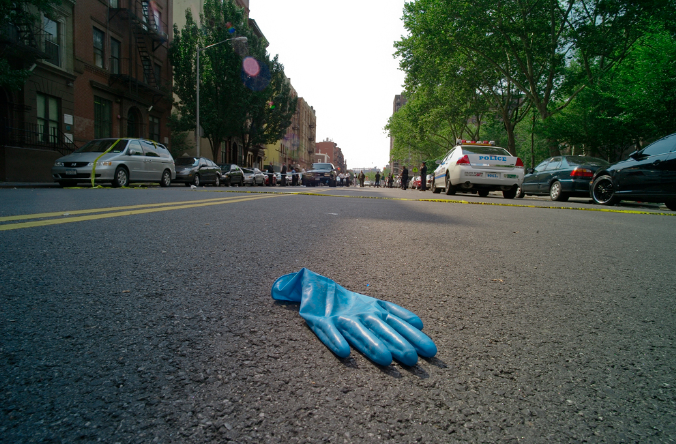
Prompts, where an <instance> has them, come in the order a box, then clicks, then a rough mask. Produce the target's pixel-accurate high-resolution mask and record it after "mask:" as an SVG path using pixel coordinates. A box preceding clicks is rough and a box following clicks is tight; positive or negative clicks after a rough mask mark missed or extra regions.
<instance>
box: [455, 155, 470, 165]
mask: <svg viewBox="0 0 676 444" xmlns="http://www.w3.org/2000/svg"><path fill="white" fill-rule="evenodd" d="M455 164H456V165H471V163H469V156H468V155H467V154H465V155H464V156H462V157H461V158H460V159H458V161H457V162H456V163H455Z"/></svg>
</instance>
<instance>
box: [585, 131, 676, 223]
mask: <svg viewBox="0 0 676 444" xmlns="http://www.w3.org/2000/svg"><path fill="white" fill-rule="evenodd" d="M591 195H592V199H594V202H596V203H598V204H601V205H615V204H616V203H618V202H619V201H621V200H637V201H641V202H659V203H664V204H665V205H666V206H667V208H669V209H670V210H674V211H676V133H674V134H671V135H669V136H667V137H663V138H662V139H660V140H658V141H656V142H653V143H651V144H650V145H648V146H647V147H645V148H643V149H641V150H638V151H634V152H633V153H631V154H630V155H629V158H628V159H626V160H623V161H621V162H618V163H615V164H613V165H611V166H609V167H608V168H603V169H600V170H598V171H597V172H596V174H594V179H593V181H592V184H591Z"/></svg>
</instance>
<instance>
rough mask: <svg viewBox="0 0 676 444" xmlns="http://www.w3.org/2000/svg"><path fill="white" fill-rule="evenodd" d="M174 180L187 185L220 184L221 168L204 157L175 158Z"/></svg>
mask: <svg viewBox="0 0 676 444" xmlns="http://www.w3.org/2000/svg"><path fill="white" fill-rule="evenodd" d="M176 182H178V183H184V184H185V186H187V187H189V186H190V185H194V186H196V187H198V186H200V185H205V184H212V185H214V186H216V187H218V186H220V185H221V169H220V168H219V167H218V165H216V164H215V163H214V162H212V161H211V160H209V159H207V158H206V157H179V158H178V159H176Z"/></svg>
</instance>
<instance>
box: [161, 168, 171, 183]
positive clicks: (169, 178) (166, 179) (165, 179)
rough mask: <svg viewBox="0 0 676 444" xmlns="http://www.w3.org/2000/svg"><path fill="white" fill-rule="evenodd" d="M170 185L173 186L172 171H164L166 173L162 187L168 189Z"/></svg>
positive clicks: (163, 174) (163, 175)
mask: <svg viewBox="0 0 676 444" xmlns="http://www.w3.org/2000/svg"><path fill="white" fill-rule="evenodd" d="M169 185H171V171H169V170H164V173H162V180H160V186H161V187H168V186H169Z"/></svg>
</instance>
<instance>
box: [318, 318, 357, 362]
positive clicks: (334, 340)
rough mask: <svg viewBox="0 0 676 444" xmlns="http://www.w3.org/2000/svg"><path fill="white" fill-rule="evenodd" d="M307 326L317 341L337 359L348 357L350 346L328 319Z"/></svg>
mask: <svg viewBox="0 0 676 444" xmlns="http://www.w3.org/2000/svg"><path fill="white" fill-rule="evenodd" d="M308 324H309V325H310V328H311V329H312V331H313V332H314V333H315V334H316V335H317V337H318V338H319V340H320V341H322V342H323V343H324V345H326V346H327V347H328V348H329V350H331V351H332V352H333V353H335V354H336V356H338V357H339V358H347V357H348V356H350V346H349V344H348V343H347V341H346V340H345V338H344V337H343V335H342V334H340V331H338V329H337V328H336V326H335V325H333V322H331V321H330V320H328V319H318V320H315V321H314V322H311V323H310V322H308Z"/></svg>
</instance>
